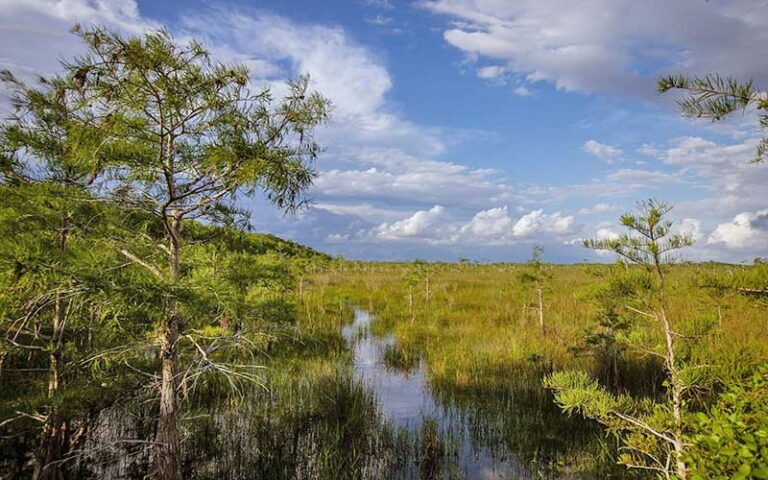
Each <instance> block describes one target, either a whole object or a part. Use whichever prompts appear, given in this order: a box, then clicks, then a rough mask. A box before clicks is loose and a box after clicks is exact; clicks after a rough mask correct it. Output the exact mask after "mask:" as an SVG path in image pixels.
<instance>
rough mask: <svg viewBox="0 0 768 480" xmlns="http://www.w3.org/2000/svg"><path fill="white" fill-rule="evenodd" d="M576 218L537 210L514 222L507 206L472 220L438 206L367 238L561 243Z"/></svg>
mask: <svg viewBox="0 0 768 480" xmlns="http://www.w3.org/2000/svg"><path fill="white" fill-rule="evenodd" d="M574 228H575V225H574V217H573V216H565V215H562V214H561V213H560V212H556V213H552V214H547V213H544V211H543V210H534V211H532V212H529V213H527V214H525V215H523V216H521V217H520V218H518V219H516V220H515V219H513V218H512V217H511V216H510V214H509V210H508V208H507V207H506V206H503V207H495V208H490V209H486V210H481V211H479V212H477V213H475V214H474V215H473V216H472V218H471V219H469V220H468V221H460V220H457V219H456V218H454V217H453V216H451V215H449V213H448V211H447V210H446V208H445V207H443V206H441V205H435V206H434V207H432V208H431V209H429V210H420V211H417V212H416V213H414V214H413V215H411V216H409V217H407V218H404V219H402V220H399V221H396V222H390V223H386V222H385V223H382V224H380V225H378V226H377V227H375V228H373V229H371V230H370V231H369V232H368V234H367V235H366V236H365V238H371V239H374V240H377V241H401V240H418V241H423V242H426V243H431V244H446V245H448V244H450V245H497V246H500V245H513V244H516V243H519V242H520V241H524V240H527V239H530V238H532V237H537V238H539V239H542V240H544V241H560V240H561V239H562V237H563V236H566V235H571V234H573V232H574Z"/></svg>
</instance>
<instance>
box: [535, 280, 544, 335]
mask: <svg viewBox="0 0 768 480" xmlns="http://www.w3.org/2000/svg"><path fill="white" fill-rule="evenodd" d="M536 292H537V294H538V296H539V326H540V327H541V333H544V301H543V299H542V298H541V286H538V287H537V288H536Z"/></svg>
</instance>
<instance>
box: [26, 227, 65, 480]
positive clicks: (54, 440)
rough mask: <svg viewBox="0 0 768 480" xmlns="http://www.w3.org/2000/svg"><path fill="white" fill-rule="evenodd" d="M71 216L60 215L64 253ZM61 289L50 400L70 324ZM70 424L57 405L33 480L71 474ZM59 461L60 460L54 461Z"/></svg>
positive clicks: (52, 343)
mask: <svg viewBox="0 0 768 480" xmlns="http://www.w3.org/2000/svg"><path fill="white" fill-rule="evenodd" d="M68 233H69V219H68V218H67V215H66V214H63V215H62V217H61V223H60V226H59V232H58V235H57V237H58V238H57V243H58V247H59V251H61V252H62V254H63V253H64V252H65V250H66V248H67V236H68ZM64 303H65V301H64V300H63V299H62V294H61V291H57V292H56V296H55V300H54V312H53V325H52V331H51V340H50V343H49V344H48V399H49V400H51V399H53V397H54V396H55V395H56V393H57V392H58V391H59V386H60V384H61V382H62V379H61V371H60V369H61V365H62V364H63V362H64V330H65V327H66V323H67V312H66V307H65V305H64ZM68 439H69V427H68V425H67V422H66V419H63V418H61V416H60V415H59V412H58V410H57V409H56V407H55V406H51V410H50V412H48V416H47V417H46V419H45V423H44V424H43V432H42V436H41V438H40V447H39V449H38V451H37V455H36V458H35V467H34V469H33V471H32V479H33V480H63V479H66V478H67V477H68V475H67V468H66V463H64V462H60V460H63V457H64V456H65V455H66V454H67V452H68V451H69V448H68ZM55 462H58V463H55Z"/></svg>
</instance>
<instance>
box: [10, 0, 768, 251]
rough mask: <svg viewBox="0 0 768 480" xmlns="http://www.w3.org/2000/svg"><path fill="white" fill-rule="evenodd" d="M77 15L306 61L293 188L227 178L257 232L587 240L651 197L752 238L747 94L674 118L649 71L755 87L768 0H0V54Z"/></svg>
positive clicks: (552, 245)
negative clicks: (285, 191)
mask: <svg viewBox="0 0 768 480" xmlns="http://www.w3.org/2000/svg"><path fill="white" fill-rule="evenodd" d="M76 22H77V23H81V24H83V25H85V26H87V25H92V24H100V25H105V26H109V27H112V28H116V29H119V30H120V31H122V32H123V33H125V34H127V35H137V34H141V33H142V32H146V31H151V30H156V29H159V28H165V29H167V30H168V31H169V32H170V33H171V34H172V35H173V36H174V37H175V38H176V39H177V40H178V41H180V42H184V41H187V40H189V39H191V38H194V39H197V40H200V41H202V42H203V44H204V45H206V47H208V48H209V49H210V50H211V52H212V54H213V56H214V57H215V58H217V59H220V60H222V61H226V62H240V63H244V64H246V65H248V67H249V68H250V74H251V80H252V82H253V84H254V85H270V86H272V88H273V89H274V91H275V93H276V94H279V92H281V91H284V88H283V85H284V82H285V80H286V79H288V78H293V77H296V76H297V75H300V74H305V73H308V74H309V75H310V76H311V79H312V80H311V81H312V87H313V88H314V89H316V90H317V91H319V92H321V93H322V94H323V95H325V96H326V97H328V98H329V99H330V100H331V101H332V102H333V115H332V118H331V120H330V122H328V124H326V125H325V126H323V127H322V128H321V129H320V130H318V131H317V134H316V137H317V140H318V141H319V142H320V143H321V144H322V145H323V147H324V150H323V152H322V153H321V155H320V157H319V158H318V159H317V163H316V165H315V167H316V169H317V172H318V176H317V178H316V181H315V185H314V187H313V188H312V190H311V191H310V192H309V195H310V198H311V199H312V203H311V205H310V206H309V207H308V208H306V209H304V210H303V211H301V212H299V213H297V214H296V215H292V216H285V215H283V214H282V213H280V212H278V211H276V210H275V209H274V208H273V207H272V206H270V205H269V204H268V203H266V202H265V201H264V200H263V199H260V198H258V197H254V198H243V199H242V205H243V206H244V207H245V208H247V209H248V210H250V212H251V223H252V226H253V228H254V229H255V230H256V231H263V232H269V233H273V234H276V235H279V236H282V237H285V238H290V239H293V240H296V241H298V242H301V243H304V244H307V245H310V246H312V247H315V248H317V249H320V250H322V251H325V252H328V253H331V254H333V255H343V256H344V257H346V258H355V259H364V260H411V259H415V258H421V259H427V260H446V261H455V260H458V259H460V258H467V259H470V260H475V261H523V260H525V259H526V258H528V257H529V256H530V252H531V248H532V246H533V245H534V244H542V245H543V246H544V258H545V259H546V260H548V261H553V262H578V261H582V260H588V261H608V260H610V257H606V256H605V255H600V254H598V253H596V252H592V251H590V250H586V249H584V248H583V247H582V246H581V239H584V238H611V237H614V236H615V235H617V234H618V233H622V229H621V227H620V226H619V224H618V218H619V216H620V215H621V214H622V213H625V212H628V211H632V210H633V209H634V207H635V205H636V203H637V202H638V201H640V200H643V199H647V198H651V197H653V198H657V199H660V200H665V201H669V202H671V203H673V204H674V205H675V209H674V211H673V214H672V217H673V218H674V220H675V221H676V225H677V227H676V228H677V229H678V230H679V231H681V232H683V233H687V234H690V235H691V236H693V238H694V239H695V240H696V243H695V245H694V246H693V247H691V248H689V249H688V250H687V251H685V252H684V253H683V257H684V258H686V259H690V260H696V261H698V260H722V261H729V262H742V261H751V260H752V259H753V258H755V257H758V256H766V255H768V183H767V182H766V180H768V165H766V164H758V165H755V164H751V163H750V160H751V159H752V158H753V156H754V151H755V147H756V145H757V142H758V140H759V138H760V131H759V129H758V124H757V120H756V115H755V112H751V111H747V112H744V113H739V114H737V115H735V116H734V117H733V118H731V119H729V120H728V121H726V122H722V123H717V124H713V123H711V122H707V121H701V120H692V119H688V118H683V117H682V116H681V115H680V112H679V110H678V109H677V106H676V104H675V100H676V97H675V95H670V94H667V95H663V96H662V95H659V94H657V93H656V90H655V82H656V79H657V78H658V77H659V76H660V75H664V74H669V73H686V74H706V73H715V72H716V73H720V74H723V75H729V76H733V77H736V78H737V79H740V80H749V79H752V80H754V81H755V83H756V84H757V85H758V86H760V85H763V87H762V88H768V56H766V55H764V54H763V52H765V51H768V28H767V27H768V0H729V1H723V0H710V1H704V0H675V1H674V2H669V1H661V0H644V1H641V2H639V1H637V0H584V1H573V0H549V1H541V0H417V1H404V0H403V1H401V0H346V1H340V0H325V1H322V2H319V1H316V0H292V1H272V2H267V1H254V0H220V1H195V0H191V1H181V0H174V1H170V0H168V1H164V0H153V1H142V0H138V1H134V0H59V1H56V0H0V68H2V69H9V70H11V71H13V72H15V73H16V74H17V75H18V76H20V77H21V78H26V79H33V78H35V75H37V74H43V75H47V74H51V73H55V72H57V71H58V70H59V69H60V67H59V62H60V61H61V60H66V59H71V58H72V57H73V56H74V55H77V54H78V53H79V52H81V47H80V45H79V42H78V40H77V39H76V38H75V37H73V36H72V35H71V34H69V33H68V31H69V29H70V27H71V26H72V25H73V24H74V23H76ZM2 102H6V103H7V94H6V92H3V91H1V90H0V106H1V105H2ZM0 111H2V108H0Z"/></svg>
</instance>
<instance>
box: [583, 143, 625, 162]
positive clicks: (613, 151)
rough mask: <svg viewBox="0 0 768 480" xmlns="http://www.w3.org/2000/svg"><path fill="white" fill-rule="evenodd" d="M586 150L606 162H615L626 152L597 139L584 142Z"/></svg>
mask: <svg viewBox="0 0 768 480" xmlns="http://www.w3.org/2000/svg"><path fill="white" fill-rule="evenodd" d="M583 148H584V151H586V152H587V153H590V154H592V155H594V156H595V157H597V158H599V159H600V160H602V161H604V162H605V163H613V162H615V161H617V160H619V159H621V156H622V154H623V153H624V152H622V151H621V149H620V148H618V147H614V146H613V145H608V144H605V143H600V142H598V141H597V140H587V142H586V143H585V144H584V147H583Z"/></svg>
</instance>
